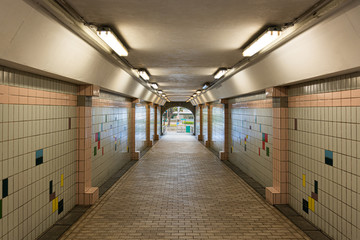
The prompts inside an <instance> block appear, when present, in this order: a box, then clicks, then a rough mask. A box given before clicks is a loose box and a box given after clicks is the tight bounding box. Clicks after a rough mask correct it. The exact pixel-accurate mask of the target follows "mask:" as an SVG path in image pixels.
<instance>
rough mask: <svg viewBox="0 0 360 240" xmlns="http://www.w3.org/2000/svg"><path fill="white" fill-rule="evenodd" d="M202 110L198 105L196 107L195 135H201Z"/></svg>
mask: <svg viewBox="0 0 360 240" xmlns="http://www.w3.org/2000/svg"><path fill="white" fill-rule="evenodd" d="M200 111H201V109H200V107H199V106H196V109H195V112H196V115H195V116H196V117H195V118H196V124H195V127H196V129H195V136H196V137H197V136H199V135H200Z"/></svg>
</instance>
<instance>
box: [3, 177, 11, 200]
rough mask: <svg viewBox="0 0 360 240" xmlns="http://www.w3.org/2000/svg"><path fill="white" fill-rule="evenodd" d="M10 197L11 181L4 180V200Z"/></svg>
mask: <svg viewBox="0 0 360 240" xmlns="http://www.w3.org/2000/svg"><path fill="white" fill-rule="evenodd" d="M8 195H9V179H8V178H6V179H3V180H2V198H6V197H7V196H8Z"/></svg>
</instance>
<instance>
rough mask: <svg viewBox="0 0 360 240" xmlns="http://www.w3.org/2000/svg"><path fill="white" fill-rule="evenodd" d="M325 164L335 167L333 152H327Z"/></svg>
mask: <svg viewBox="0 0 360 240" xmlns="http://www.w3.org/2000/svg"><path fill="white" fill-rule="evenodd" d="M325 164H327V165H330V166H333V152H332V151H329V150H325Z"/></svg>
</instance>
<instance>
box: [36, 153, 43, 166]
mask: <svg viewBox="0 0 360 240" xmlns="http://www.w3.org/2000/svg"><path fill="white" fill-rule="evenodd" d="M43 154H44V151H43V149H40V150H37V151H36V161H35V164H36V166H37V165H40V164H42V163H43V161H44V160H43Z"/></svg>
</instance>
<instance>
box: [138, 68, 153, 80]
mask: <svg viewBox="0 0 360 240" xmlns="http://www.w3.org/2000/svg"><path fill="white" fill-rule="evenodd" d="M138 73H139V75H140V77H141V78H142V79H144V80H145V81H149V80H150V77H149V74H148V73H147V72H146V70H145V69H139V70H138Z"/></svg>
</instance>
